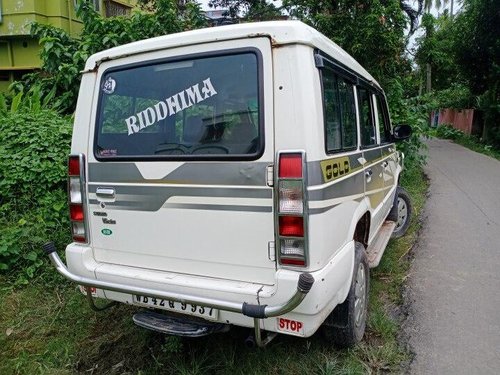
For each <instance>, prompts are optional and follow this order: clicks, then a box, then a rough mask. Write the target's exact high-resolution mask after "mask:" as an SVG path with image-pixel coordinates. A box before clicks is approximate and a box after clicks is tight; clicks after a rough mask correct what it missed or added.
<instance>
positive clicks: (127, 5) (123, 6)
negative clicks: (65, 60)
mask: <svg viewBox="0 0 500 375" xmlns="http://www.w3.org/2000/svg"><path fill="white" fill-rule="evenodd" d="M87 1H91V2H92V3H93V4H94V7H95V9H96V10H97V11H98V12H99V13H101V15H103V16H104V17H113V16H119V15H127V14H129V13H130V11H131V9H132V8H133V7H134V5H135V4H136V3H137V0H87ZM77 2H78V0H0V92H2V91H6V90H7V87H8V86H9V85H10V84H11V83H12V82H13V81H14V80H18V79H20V78H21V77H22V76H23V75H24V74H26V73H28V72H30V71H33V70H35V69H37V68H39V67H40V59H39V56H38V55H39V49H40V46H39V44H38V40H36V39H35V38H33V37H32V36H31V35H30V29H31V24H32V23H33V22H38V23H42V24H48V25H53V26H56V27H59V28H61V29H63V30H65V31H66V32H68V33H69V34H71V35H72V36H76V35H78V33H79V32H80V31H81V29H82V21H81V20H79V19H78V17H77V16H76V12H75V6H76V4H77Z"/></svg>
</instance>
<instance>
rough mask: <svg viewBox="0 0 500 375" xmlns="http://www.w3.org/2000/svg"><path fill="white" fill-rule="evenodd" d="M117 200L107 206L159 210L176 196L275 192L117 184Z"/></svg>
mask: <svg viewBox="0 0 500 375" xmlns="http://www.w3.org/2000/svg"><path fill="white" fill-rule="evenodd" d="M98 186H100V185H96V184H92V185H89V193H90V194H94V193H95V192H96V189H97V187H98ZM106 186H107V187H108V186H109V187H114V189H115V191H116V200H115V201H114V202H106V203H105V204H106V206H108V207H109V208H113V209H121V210H131V211H158V210H159V209H160V208H161V207H162V206H163V205H164V204H165V203H166V202H167V200H168V199H169V198H171V197H174V196H194V197H206V198H207V201H208V200H209V199H210V197H217V198H219V197H222V198H228V197H229V198H264V199H272V196H273V192H272V190H271V188H267V189H259V188H247V189H239V188H229V187H217V188H207V187H203V188H202V187H177V186H175V185H174V186H161V185H159V186H140V185H139V186H116V185H112V184H111V185H106ZM89 203H90V204H95V205H97V204H99V201H98V200H97V199H90V200H89Z"/></svg>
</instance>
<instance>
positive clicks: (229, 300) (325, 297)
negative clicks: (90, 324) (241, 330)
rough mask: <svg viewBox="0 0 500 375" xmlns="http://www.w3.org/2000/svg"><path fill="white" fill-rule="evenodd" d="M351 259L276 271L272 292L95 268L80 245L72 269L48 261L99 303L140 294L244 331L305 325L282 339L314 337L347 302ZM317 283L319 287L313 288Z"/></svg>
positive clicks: (344, 254)
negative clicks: (208, 310) (210, 312)
mask: <svg viewBox="0 0 500 375" xmlns="http://www.w3.org/2000/svg"><path fill="white" fill-rule="evenodd" d="M352 254H353V252H352ZM352 254H351V251H350V246H346V248H345V249H343V250H342V251H340V252H339V253H338V254H337V255H336V256H335V257H334V258H333V259H332V261H330V262H329V263H328V265H327V266H326V267H325V268H323V269H321V270H319V271H316V272H313V273H312V276H311V274H307V273H303V274H300V273H299V272H294V271H289V270H278V271H277V273H276V283H275V285H271V286H269V285H260V284H252V283H246V282H238V281H228V280H221V279H213V278H206V277H197V276H190V275H181V274H174V273H166V272H160V271H153V270H145V269H140V268H134V267H126V266H119V265H112V264H103V263H97V262H95V260H94V258H93V256H92V248H91V247H88V246H82V245H78V244H70V245H68V247H67V248H66V259H67V263H68V267H66V265H65V264H64V263H63V262H62V261H61V260H60V259H59V257H58V256H57V253H56V252H55V251H52V252H50V254H49V256H50V258H51V260H52V262H53V264H54V265H55V267H56V268H57V270H58V272H59V273H61V274H62V275H63V276H65V277H66V278H67V279H69V280H71V281H73V282H75V283H77V284H79V285H83V286H89V287H95V288H97V289H98V290H97V297H101V298H106V299H109V300H114V301H119V302H123V303H128V304H133V303H134V300H133V295H134V294H139V295H144V296H150V297H156V298H164V299H169V300H173V301H179V302H185V303H191V304H195V305H200V306H207V307H213V308H216V309H219V310H220V314H219V319H218V320H219V321H220V322H224V323H230V324H235V325H240V326H246V327H253V326H254V324H255V322H254V319H253V318H271V317H277V316H285V317H286V318H288V319H293V320H297V321H300V322H303V323H304V324H303V326H304V330H303V331H302V332H283V333H289V334H295V335H299V336H310V335H312V334H313V333H314V332H315V331H316V329H317V328H318V327H319V325H320V324H321V323H322V322H323V320H324V319H325V318H326V316H328V314H329V312H330V311H331V310H332V309H333V307H335V305H336V304H337V303H340V302H342V301H343V300H344V299H345V296H346V295H347V290H348V288H349V285H350V280H351V276H352V275H351V273H352V260H351V258H352V259H353V255H352ZM351 255H352V256H351ZM299 275H304V276H300V278H299ZM314 279H316V280H318V282H316V283H314V285H313V282H314ZM308 294H309V295H308ZM306 296H307V297H306ZM304 299H306V300H305V301H304V302H303V300H304ZM278 325H279V324H278V321H277V320H276V319H262V320H261V321H260V327H261V328H262V329H265V330H268V331H278V332H280V329H279V327H278Z"/></svg>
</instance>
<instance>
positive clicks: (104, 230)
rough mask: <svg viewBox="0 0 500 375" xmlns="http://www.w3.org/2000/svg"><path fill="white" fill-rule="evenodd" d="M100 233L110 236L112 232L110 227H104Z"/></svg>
mask: <svg viewBox="0 0 500 375" xmlns="http://www.w3.org/2000/svg"><path fill="white" fill-rule="evenodd" d="M101 233H102V234H104V235H105V236H111V235H112V234H113V231H112V230H111V229H108V228H104V229H103V230H101Z"/></svg>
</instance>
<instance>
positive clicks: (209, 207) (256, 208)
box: [163, 203, 272, 212]
mask: <svg viewBox="0 0 500 375" xmlns="http://www.w3.org/2000/svg"><path fill="white" fill-rule="evenodd" d="M163 207H164V208H180V209H187V210H211V211H243V212H272V207H271V206H236V205H219V204H182V203H166V204H165V205H164V206H163Z"/></svg>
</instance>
